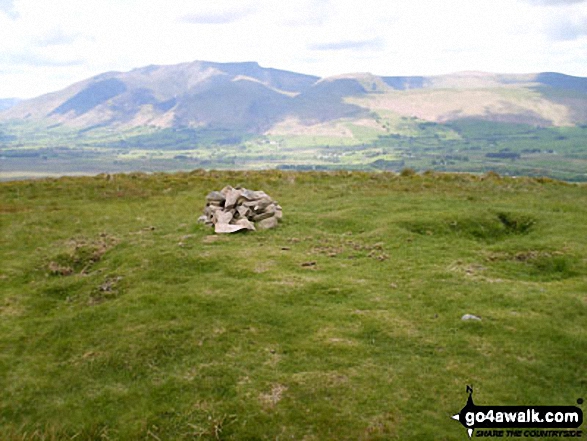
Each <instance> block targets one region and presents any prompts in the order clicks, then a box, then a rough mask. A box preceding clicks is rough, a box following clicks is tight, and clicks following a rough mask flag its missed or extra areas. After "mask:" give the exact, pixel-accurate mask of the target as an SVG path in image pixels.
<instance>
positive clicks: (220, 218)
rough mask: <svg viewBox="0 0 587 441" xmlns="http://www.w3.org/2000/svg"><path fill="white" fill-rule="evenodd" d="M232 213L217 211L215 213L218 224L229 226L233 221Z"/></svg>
mask: <svg viewBox="0 0 587 441" xmlns="http://www.w3.org/2000/svg"><path fill="white" fill-rule="evenodd" d="M232 217H233V215H232V213H231V212H230V211H220V210H218V211H216V213H214V218H215V219H216V222H215V223H216V224H228V223H230V221H231V220H232Z"/></svg>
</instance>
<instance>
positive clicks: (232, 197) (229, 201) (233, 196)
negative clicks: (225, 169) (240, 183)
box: [224, 190, 242, 209]
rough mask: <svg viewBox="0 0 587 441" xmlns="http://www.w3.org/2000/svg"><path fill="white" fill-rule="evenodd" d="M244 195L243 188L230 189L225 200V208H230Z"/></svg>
mask: <svg viewBox="0 0 587 441" xmlns="http://www.w3.org/2000/svg"><path fill="white" fill-rule="evenodd" d="M241 195H242V190H230V191H229V192H228V193H226V201H224V208H226V209H230V208H233V207H234V206H235V205H236V201H237V200H238V198H239V197H240V196H241Z"/></svg>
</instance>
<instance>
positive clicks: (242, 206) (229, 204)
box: [198, 185, 283, 233]
mask: <svg viewBox="0 0 587 441" xmlns="http://www.w3.org/2000/svg"><path fill="white" fill-rule="evenodd" d="M282 216H283V213H282V209H281V207H280V206H279V204H278V203H277V201H274V200H273V199H272V198H271V197H270V196H269V195H267V193H265V192H264V191H253V190H247V189H246V188H242V187H237V188H232V187H231V186H230V185H229V186H226V187H224V188H223V189H222V190H220V191H213V192H211V193H210V194H208V196H206V208H204V214H203V215H202V216H200V217H199V218H198V222H202V223H204V224H206V225H208V226H214V231H215V232H216V233H235V232H236V231H241V230H251V231H255V230H256V229H257V228H258V229H261V230H265V229H268V228H274V227H276V226H277V224H278V221H279V220H280V219H281V218H282Z"/></svg>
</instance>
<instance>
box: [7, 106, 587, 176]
mask: <svg viewBox="0 0 587 441" xmlns="http://www.w3.org/2000/svg"><path fill="white" fill-rule="evenodd" d="M361 124H363V125H361ZM361 124H359V123H357V122H356V121H355V122H352V121H347V122H340V121H339V122H336V124H335V123H332V124H330V125H329V124H327V123H325V124H323V125H318V126H310V127H306V126H301V127H298V128H297V129H296V130H298V129H299V131H300V134H292V133H294V132H295V130H293V129H292V128H291V127H290V128H289V129H288V130H289V131H290V133H289V134H276V133H272V134H267V135H251V134H242V133H240V134H239V133H237V132H233V131H230V130H220V129H218V130H212V129H201V130H196V129H163V130H155V129H153V128H146V127H143V128H136V129H132V130H127V131H112V130H107V129H104V128H94V129H92V130H87V131H75V130H71V129H65V128H63V127H54V128H47V127H41V126H35V125H34V124H33V123H11V124H4V125H0V180H8V179H22V178H30V177H37V176H42V175H45V176H59V175H64V174H80V173H81V174H90V175H91V174H98V173H116V172H132V171H143V172H158V171H181V170H183V171H187V170H192V169H195V168H203V169H231V170H234V169H240V170H261V169H280V170H297V171H307V170H363V171H380V170H387V171H396V172H398V171H401V170H402V169H403V168H406V167H409V168H414V169H415V170H417V171H425V170H435V171H451V172H472V173H485V172H488V171H495V172H497V173H500V174H503V175H510V176H536V177H539V176H546V177H550V178H555V179H561V180H565V181H587V173H586V170H587V153H586V146H585V139H587V126H575V127H542V128H541V127H536V126H530V125H524V124H513V123H505V122H488V121H481V120H474V119H462V120H457V121H453V122H450V123H444V124H439V123H433V122H426V121H423V120H420V119H417V118H407V117H400V116H398V115H396V114H393V113H391V112H384V111H380V113H373V115H372V119H371V120H362V122H361Z"/></svg>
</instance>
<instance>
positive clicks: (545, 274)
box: [0, 170, 587, 441]
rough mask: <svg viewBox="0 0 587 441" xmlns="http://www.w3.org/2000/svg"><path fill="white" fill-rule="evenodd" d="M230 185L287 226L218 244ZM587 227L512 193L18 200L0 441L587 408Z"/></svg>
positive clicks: (36, 191) (6, 303)
mask: <svg viewBox="0 0 587 441" xmlns="http://www.w3.org/2000/svg"><path fill="white" fill-rule="evenodd" d="M226 184H231V185H238V184H241V185H243V186H245V187H247V188H252V189H262V190H264V191H266V192H267V193H268V194H270V195H271V196H273V197H274V198H276V199H277V200H278V201H279V202H280V204H281V205H282V206H283V209H284V221H283V223H282V224H281V225H280V227H279V228H277V229H275V230H270V231H264V232H258V233H252V234H237V235H231V236H218V237H217V236H214V235H213V234H212V232H211V230H209V229H208V228H206V227H204V226H202V225H199V224H197V223H196V219H197V217H198V216H199V214H200V211H201V210H202V208H203V203H204V200H205V195H206V194H207V193H208V192H209V191H211V190H217V189H220V188H222V187H223V186H224V185H226ZM585 207H587V193H586V192H585V186H584V185H571V184H565V183H562V182H558V181H552V180H548V179H532V178H520V179H513V178H504V177H500V176H499V175H496V174H488V175H484V176H473V175H463V174H460V175H457V174H437V173H427V174H425V175H419V174H414V173H410V172H405V173H403V174H402V175H398V174H393V173H377V174H374V173H362V172H353V173H351V172H336V173H286V172H277V171H266V172H245V171H243V172H229V171H226V172H218V171H210V172H204V171H199V170H196V171H193V172H190V173H177V174H162V173H157V174H152V175H147V174H141V173H132V174H128V175H114V176H111V177H108V176H105V175H101V176H96V177H84V178H80V177H63V178H59V179H54V178H50V179H44V180H37V181H19V182H5V183H1V184H0V218H1V223H0V231H1V235H0V238H1V241H2V242H1V247H0V316H1V320H0V347H1V348H2V350H1V351H0V386H1V387H0V439H3V440H9V441H11V440H62V439H76V440H80V439H81V440H86V439H87V440H90V439H91V440H94V439H95V440H97V439H101V440H145V439H154V440H192V439H203V440H219V439H223V440H231V439H232V440H243V439H251V440H253V439H258V440H263V439H304V440H345V439H348V440H357V439H363V440H377V439H380V440H389V439H398V440H399V439H401V440H405V439H414V440H416V439H444V440H461V439H464V437H465V436H466V434H465V433H464V431H463V428H462V427H461V426H460V425H459V424H458V423H456V422H455V421H453V420H451V419H450V415H453V414H454V413H456V412H458V411H459V410H460V409H461V408H462V406H463V405H464V404H465V398H466V394H465V385H467V384H472V385H473V386H474V387H475V398H476V400H475V401H476V402H477V403H478V404H488V405H489V404H496V405H531V404H535V405H555V404H559V405H574V404H575V403H576V400H577V399H578V398H580V397H583V398H585V395H586V392H587V377H586V376H585V369H584V368H585V366H586V365H587V355H586V354H587V331H586V329H587V314H586V308H587V297H586V294H585V293H586V290H587V262H586V259H585V256H586V255H587V226H586V224H585V222H584V219H585V217H586V215H587V213H586V211H587V209H586V208H585ZM467 313H470V314H475V315H478V316H480V317H481V318H482V321H481V322H464V321H461V316H462V315H463V314H467Z"/></svg>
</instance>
